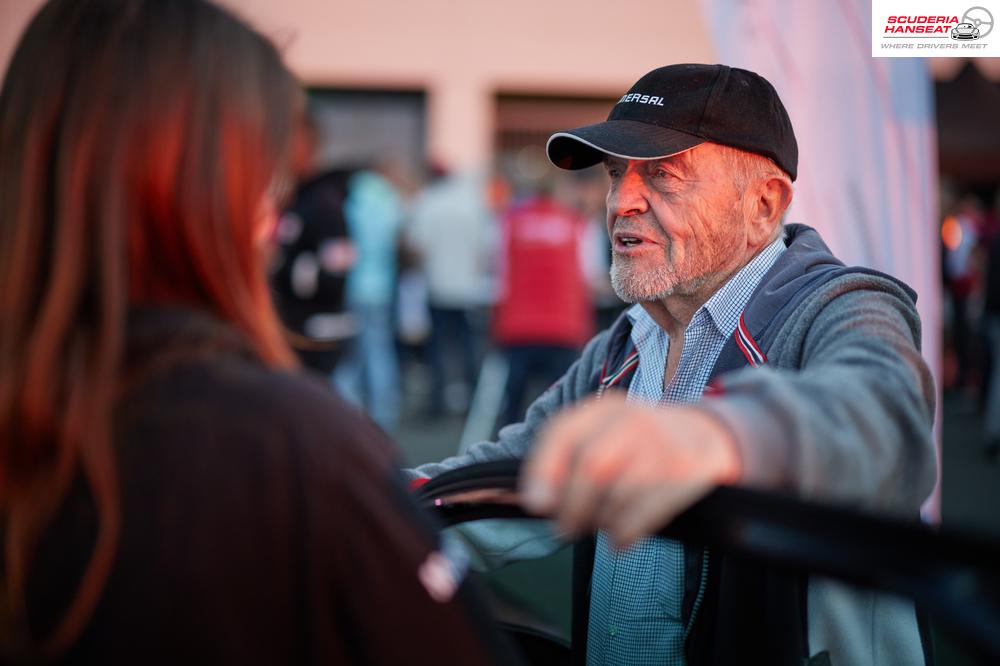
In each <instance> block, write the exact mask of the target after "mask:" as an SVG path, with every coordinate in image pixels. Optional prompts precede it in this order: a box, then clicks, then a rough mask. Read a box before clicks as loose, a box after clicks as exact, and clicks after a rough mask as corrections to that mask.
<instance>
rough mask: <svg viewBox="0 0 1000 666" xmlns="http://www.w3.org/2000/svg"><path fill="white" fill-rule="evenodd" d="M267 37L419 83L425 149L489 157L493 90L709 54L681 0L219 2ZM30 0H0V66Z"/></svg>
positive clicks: (311, 79)
mask: <svg viewBox="0 0 1000 666" xmlns="http://www.w3.org/2000/svg"><path fill="white" fill-rule="evenodd" d="M221 1H222V3H223V4H225V5H227V6H228V7H230V8H231V9H233V10H234V11H236V12H238V13H240V14H241V15H242V16H243V17H244V18H246V19H248V20H249V21H250V22H252V23H253V24H254V25H256V26H257V27H258V29H260V30H262V31H263V32H265V33H266V34H267V35H269V36H270V37H271V38H272V39H274V41H275V42H277V43H278V44H279V45H280V46H281V47H282V48H283V50H284V51H285V53H286V54H287V60H288V62H289V64H290V65H291V67H292V68H293V69H294V70H295V71H296V72H297V73H298V75H299V76H300V77H301V78H302V79H303V81H305V82H306V83H307V84H311V85H328V86H351V87H378V88H384V87H389V88H410V89H423V90H425V91H426V92H427V94H428V118H427V120H428V137H427V139H428V149H429V151H430V152H431V153H432V154H433V155H436V156H439V157H441V158H443V159H445V160H446V161H447V162H448V163H451V164H455V165H466V166H475V165H478V164H481V163H483V162H484V161H485V160H487V159H488V158H489V156H490V147H491V138H492V129H493V128H492V109H493V106H492V105H493V95H494V93H495V92H496V91H498V90H504V91H508V92H540V93H578V94H600V95H608V96H612V95H615V94H621V93H623V92H624V91H625V89H626V88H627V87H628V86H629V85H631V83H632V82H633V81H634V80H635V79H637V78H638V77H639V76H640V75H641V74H643V73H644V72H646V71H647V70H649V69H652V68H653V67H656V66H658V65H662V64H666V63H669V62H684V61H689V62H704V61H711V60H713V55H712V51H711V48H710V46H709V44H708V40H707V39H706V37H705V34H704V28H703V24H702V20H701V17H700V15H699V13H698V6H697V4H696V3H692V2H685V1H684V0H650V1H643V0H625V1H624V2H621V3H617V4H616V6H615V8H614V9H612V8H611V4H610V3H608V2H606V1H602V2H598V1H597V0H505V1H503V2H482V1H480V0H423V1H421V2H396V1H393V0H364V1H359V2H352V3H342V2H330V1H329V0H221ZM40 4H41V2H40V0H0V5H2V6H0V68H4V69H5V68H6V62H7V58H8V57H9V53H10V51H11V50H12V48H13V44H14V42H15V41H16V39H17V36H18V35H19V34H20V31H21V30H22V27H23V25H24V23H25V22H26V21H27V20H28V18H29V16H30V15H31V13H32V12H33V11H34V9H35V8H36V7H38V6H39V5H40Z"/></svg>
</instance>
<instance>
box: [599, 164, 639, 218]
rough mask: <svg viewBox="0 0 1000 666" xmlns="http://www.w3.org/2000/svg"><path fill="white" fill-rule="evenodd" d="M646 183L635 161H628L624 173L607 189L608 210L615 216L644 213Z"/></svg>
mask: <svg viewBox="0 0 1000 666" xmlns="http://www.w3.org/2000/svg"><path fill="white" fill-rule="evenodd" d="M646 194H647V193H646V183H645V181H644V180H643V178H642V174H641V173H640V171H639V169H638V168H636V163H635V162H630V163H629V165H628V167H627V168H626V169H625V173H623V174H622V176H621V178H620V179H619V180H618V182H617V183H612V185H611V189H610V190H608V210H609V211H610V212H611V213H613V214H614V216H615V217H629V216H632V215H640V214H642V213H645V212H646V210H647V208H648V207H649V201H648V200H647V198H646Z"/></svg>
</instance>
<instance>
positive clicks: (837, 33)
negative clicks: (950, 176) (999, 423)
mask: <svg viewBox="0 0 1000 666" xmlns="http://www.w3.org/2000/svg"><path fill="white" fill-rule="evenodd" d="M907 4H909V3H907ZM702 7H703V9H704V11H705V16H706V19H707V24H708V26H709V30H708V32H709V34H710V35H711V36H712V39H713V42H714V46H715V49H716V53H717V55H718V60H719V62H721V63H725V64H727V65H733V66H737V67H743V68H745V69H750V70H752V71H755V72H757V73H759V74H761V75H762V76H764V77H765V78H766V79H768V80H769V81H770V82H771V83H772V84H773V85H774V87H775V88H776V89H777V91H778V94H779V95H780V96H781V99H782V101H783V102H784V104H785V107H786V108H787V109H788V113H789V115H790V116H791V118H792V125H793V127H794V129H795V135H796V137H797V139H798V144H799V167H798V180H797V181H796V182H795V196H794V200H793V202H792V206H791V209H790V210H789V215H788V221H789V222H801V223H803V224H808V225H810V226H812V227H815V228H816V229H818V230H819V231H820V233H821V234H822V235H823V238H825V239H826V241H827V243H828V244H829V245H830V247H831V249H832V250H833V251H834V253H835V254H836V255H837V256H838V257H839V258H840V259H841V260H842V261H844V262H845V263H847V264H848V265H852V264H855V265H862V266H868V267H871V268H875V269H878V270H881V271H884V272H886V273H889V274H891V275H894V276H896V277H898V278H899V279H901V280H903V281H904V282H906V283H907V284H909V285H910V286H911V287H913V288H914V289H915V290H916V291H917V293H918V295H919V298H918V301H917V309H918V310H919V311H920V316H921V319H922V320H923V353H924V357H925V358H926V359H927V362H928V363H929V364H930V366H931V369H932V370H933V372H934V375H935V377H936V378H937V386H938V390H939V393H940V386H941V383H940V376H941V373H940V366H941V280H940V266H939V261H940V259H939V249H938V248H939V240H938V220H937V188H938V177H937V153H936V141H937V139H936V132H935V127H934V115H933V109H934V107H933V87H932V83H931V79H930V75H929V72H928V71H927V67H926V61H923V60H918V59H907V60H896V59H893V60H888V59H875V58H872V56H871V54H870V53H869V41H870V40H869V30H870V21H869V19H870V14H871V6H870V4H869V3H868V2H865V1H864V0H830V1H828V2H793V1H792V0H702ZM938 402H939V403H940V400H939V401H938ZM939 412H940V409H939ZM936 423H938V424H940V413H939V414H938V418H937V419H936ZM939 441H940V440H939ZM937 493H938V491H937V490H935V495H934V497H932V498H931V500H930V501H929V502H928V506H927V509H928V511H927V513H928V515H929V516H930V517H932V518H936V517H937V516H938V500H937Z"/></svg>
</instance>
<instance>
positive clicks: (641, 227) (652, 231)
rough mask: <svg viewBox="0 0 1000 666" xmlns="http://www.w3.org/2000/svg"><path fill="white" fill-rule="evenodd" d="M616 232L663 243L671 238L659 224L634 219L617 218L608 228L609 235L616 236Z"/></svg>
mask: <svg viewBox="0 0 1000 666" xmlns="http://www.w3.org/2000/svg"><path fill="white" fill-rule="evenodd" d="M615 234H622V235H634V236H639V237H644V238H648V239H650V240H655V241H658V242H662V243H667V242H669V240H670V239H669V238H668V237H667V235H666V234H665V233H664V232H663V229H661V228H660V226H659V225H657V224H643V223H642V222H635V221H632V220H628V221H626V220H624V219H620V218H619V219H616V220H615V222H614V223H613V224H612V225H611V228H610V229H608V235H609V236H611V237H614V235H615Z"/></svg>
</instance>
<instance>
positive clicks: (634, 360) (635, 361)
mask: <svg viewBox="0 0 1000 666" xmlns="http://www.w3.org/2000/svg"><path fill="white" fill-rule="evenodd" d="M638 365H639V352H638V351H633V352H632V353H631V354H629V355H628V356H626V357H625V360H624V361H622V365H621V367H620V368H618V370H617V371H615V373H614V374H613V375H610V376H607V377H606V376H605V375H604V373H605V371H607V369H608V367H607V364H605V366H604V367H603V368H602V369H601V381H600V385H599V386H598V387H597V395H598V396H600V395H601V394H602V393H604V391H605V390H607V389H609V388H611V387H612V386H614V385H615V384H617V383H618V382H620V381H621V380H622V377H624V376H625V375H627V374H628V373H629V372H631V371H632V370H635V368H636V366H638Z"/></svg>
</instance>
